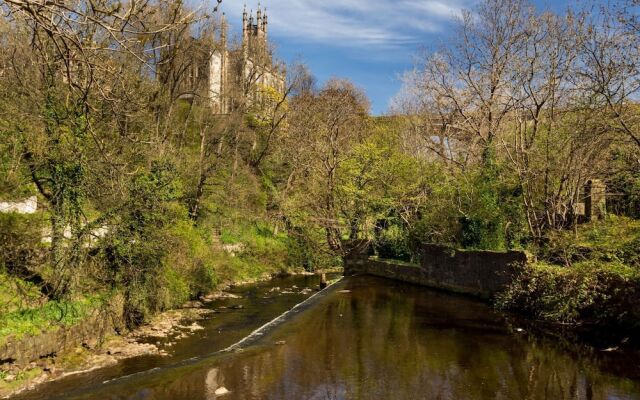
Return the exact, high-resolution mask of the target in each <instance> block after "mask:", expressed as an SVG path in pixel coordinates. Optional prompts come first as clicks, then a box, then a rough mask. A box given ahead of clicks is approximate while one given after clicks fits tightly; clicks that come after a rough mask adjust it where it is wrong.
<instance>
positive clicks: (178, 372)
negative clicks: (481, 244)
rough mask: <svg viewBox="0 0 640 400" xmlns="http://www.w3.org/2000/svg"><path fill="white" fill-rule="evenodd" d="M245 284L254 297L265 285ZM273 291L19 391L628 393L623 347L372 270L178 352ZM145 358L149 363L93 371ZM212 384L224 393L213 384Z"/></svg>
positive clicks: (256, 313) (629, 362) (633, 382)
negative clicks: (272, 324)
mask: <svg viewBox="0 0 640 400" xmlns="http://www.w3.org/2000/svg"><path fill="white" fill-rule="evenodd" d="M298 286H301V285H298ZM255 290H256V293H258V295H256V296H254V301H255V299H259V298H261V297H265V296H263V295H264V294H265V293H268V291H267V290H266V289H265V287H263V288H262V289H259V288H258V289H255ZM277 299H278V300H276V301H275V302H276V303H278V306H275V305H274V303H271V305H269V304H265V305H264V307H265V309H264V310H262V311H261V310H260V307H257V306H255V304H254V305H253V306H251V307H250V310H247V312H248V313H249V314H250V315H246V314H244V315H243V314H242V313H238V318H240V320H242V321H243V322H240V320H238V326H234V324H233V323H231V322H230V323H229V325H227V326H226V327H225V329H231V330H233V329H236V331H237V332H236V333H237V334H235V335H227V336H225V340H223V341H224V342H225V343H218V342H216V341H215V340H213V339H212V336H214V337H215V335H216V333H215V332H217V329H218V328H219V327H217V326H216V323H214V322H211V323H210V325H208V326H206V328H207V329H206V330H205V331H203V333H202V336H201V337H200V339H199V340H200V341H198V339H197V338H191V339H188V340H186V341H185V343H181V344H180V346H184V348H182V349H177V350H176V356H174V357H172V358H168V359H167V358H164V359H162V360H155V361H154V360H146V361H145V360H138V361H131V362H132V363H134V364H135V363H138V368H134V367H132V366H130V365H129V366H127V365H126V363H125V364H124V365H122V366H119V367H117V368H116V369H113V368H112V369H111V371H102V372H97V373H90V374H86V375H82V376H80V377H74V379H75V380H74V379H71V380H63V381H60V382H55V383H52V384H49V385H47V386H44V387H43V388H42V389H41V390H39V391H38V392H37V393H31V394H30V397H29V398H47V397H65V398H73V399H76V398H77V399H141V400H142V399H189V400H199V399H203V400H204V399H229V400H232V399H296V400H297V399H362V400H369V399H394V400H396V399H397V400H404V399H406V400H414V399H455V400H457V399H640V357H639V356H638V354H637V353H635V352H603V351H600V350H597V349H593V348H590V347H587V346H578V345H569V344H565V343H564V342H562V341H559V340H555V339H549V338H545V337H536V336H535V335H531V334H529V333H527V332H518V331H517V330H516V329H514V328H513V327H512V326H511V325H510V324H508V323H506V322H505V321H504V318H503V317H501V316H500V315H498V314H496V313H494V312H493V311H492V310H491V309H490V308H489V307H488V306H487V305H485V304H484V303H481V302H478V301H475V300H472V299H469V298H465V297H461V296H456V295H450V294H445V293H442V292H437V291H430V290H426V289H424V288H419V287H415V286H411V285H406V284H402V283H397V282H392V281H387V280H382V279H379V278H373V277H355V278H349V279H347V280H345V281H343V282H341V283H339V284H338V285H337V287H336V288H335V289H334V290H333V292H332V293H330V294H329V295H327V296H326V297H324V298H321V299H320V300H318V302H317V303H316V304H314V305H313V306H311V307H310V308H309V309H307V310H305V311H304V312H302V313H300V314H298V315H296V316H295V317H293V318H292V319H291V320H289V321H287V322H286V323H284V324H282V325H280V326H279V327H277V328H276V329H275V330H273V331H272V332H270V333H268V334H266V335H265V336H264V337H263V338H262V339H261V340H260V341H259V342H258V343H257V344H255V345H252V346H250V347H248V348H246V349H245V350H243V351H241V352H235V353H224V354H216V355H212V356H208V357H204V358H200V359H196V360H191V361H188V362H182V363H180V362H178V361H180V358H181V359H182V360H184V359H185V358H188V357H186V355H191V354H193V355H195V354H208V353H210V352H211V351H212V350H218V349H221V348H223V347H225V346H226V345H229V344H231V343H232V342H233V340H234V339H238V338H239V336H241V335H242V334H246V332H248V331H249V330H250V329H249V326H254V327H255V326H258V325H260V324H258V322H260V321H261V320H262V319H264V317H265V316H264V315H262V314H269V313H270V312H271V313H273V311H275V309H276V308H282V307H283V306H286V305H287V304H284V303H290V302H293V301H295V300H299V296H298V298H296V296H293V297H286V296H284V295H282V296H279V297H277ZM283 299H284V300H283ZM264 300H269V299H264ZM244 301H245V302H248V303H251V300H250V296H249V299H247V298H245V299H244ZM280 302H282V303H283V304H280ZM254 306H255V307H254ZM248 308H249V307H248ZM273 316H274V315H271V316H270V317H273ZM247 317H248V318H247ZM258 320H260V321H258ZM211 321H215V319H213V320H211ZM252 322H253V323H252ZM203 342H205V344H203ZM214 342H215V343H216V344H215V345H214V344H212V343H214ZM206 343H208V344H206ZM205 352H206V353H205ZM176 362H178V363H177V364H176ZM172 363H173V364H172ZM152 364H153V365H154V366H158V367H159V368H158V369H156V370H152V371H148V372H146V373H141V374H137V375H133V376H129V377H126V378H121V379H115V380H111V381H109V382H107V383H102V382H103V381H104V380H105V378H108V377H114V376H122V375H125V374H127V373H131V372H132V371H136V370H143V369H144V368H141V367H142V366H146V367H149V366H151V365H152ZM220 387H225V388H226V389H228V390H229V391H231V393H229V394H226V395H224V396H217V395H216V394H215V391H216V389H219V388H220Z"/></svg>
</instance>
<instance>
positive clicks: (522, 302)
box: [497, 216, 640, 328]
mask: <svg viewBox="0 0 640 400" xmlns="http://www.w3.org/2000/svg"><path fill="white" fill-rule="evenodd" d="M537 253H538V255H539V256H540V258H541V261H540V262H538V263H534V264H532V265H529V266H528V267H527V268H526V269H525V270H524V271H523V272H522V273H521V274H520V276H518V277H517V279H516V280H515V281H514V283H513V284H512V285H511V286H510V287H509V289H508V290H506V291H505V292H504V293H502V294H501V295H500V296H499V297H498V298H497V305H498V306H499V307H500V308H502V309H506V310H515V311H519V312H523V313H525V314H527V315H531V316H533V317H535V318H538V319H542V320H546V321H552V322H561V323H569V324H575V323H585V324H595V325H618V326H625V327H632V328H640V308H639V307H638V305H639V304H640V263H639V262H638V261H639V260H640V221H637V220H632V219H629V218H624V217H616V216H609V217H608V218H607V219H606V220H604V221H595V222H592V223H589V224H585V225H581V226H579V227H578V228H577V230H576V231H575V233H573V232H555V233H551V234H550V235H549V236H548V238H547V241H546V242H545V243H544V245H543V246H542V247H541V248H540V249H537Z"/></svg>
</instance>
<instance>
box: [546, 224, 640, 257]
mask: <svg viewBox="0 0 640 400" xmlns="http://www.w3.org/2000/svg"><path fill="white" fill-rule="evenodd" d="M539 253H540V255H541V257H542V258H543V259H545V260H548V261H549V262H553V263H559V264H563V265H573V264H574V263H578V262H581V261H585V260H586V261H595V262H603V263H609V262H616V263H622V264H625V265H628V266H633V267H636V268H640V221H638V220H634V219H630V218H627V217H618V216H615V215H609V216H608V217H607V218H606V219H605V220H603V221H594V222H591V223H588V224H583V225H579V226H578V227H577V228H576V231H575V234H574V233H573V232H567V231H560V232H550V233H549V235H548V237H547V241H546V243H545V244H544V245H543V246H542V247H541V249H540V250H539Z"/></svg>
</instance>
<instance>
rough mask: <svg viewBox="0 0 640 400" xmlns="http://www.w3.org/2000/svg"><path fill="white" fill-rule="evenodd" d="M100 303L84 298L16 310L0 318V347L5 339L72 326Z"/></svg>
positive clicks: (91, 298)
mask: <svg viewBox="0 0 640 400" xmlns="http://www.w3.org/2000/svg"><path fill="white" fill-rule="evenodd" d="M100 304H102V298H101V297H98V296H95V297H87V298H83V299H80V300H75V301H68V302H62V301H49V302H46V303H44V304H42V305H41V306H39V307H32V308H24V309H17V310H13V311H10V312H3V313H2V314H1V315H0V344H4V343H6V341H7V340H8V339H9V338H13V339H14V340H15V339H20V338H22V337H24V336H26V335H38V334H41V333H43V332H47V331H51V330H56V329H58V328H59V327H61V326H73V325H75V324H77V323H78V322H80V321H82V320H83V319H84V318H85V317H86V316H87V315H88V314H89V313H90V311H92V310H94V309H95V308H97V307H99V305H100Z"/></svg>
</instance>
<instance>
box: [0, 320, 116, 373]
mask: <svg viewBox="0 0 640 400" xmlns="http://www.w3.org/2000/svg"><path fill="white" fill-rule="evenodd" d="M113 329H114V328H113V324H112V323H111V322H110V321H109V320H108V318H103V317H101V316H99V315H96V316H91V317H89V318H87V319H84V320H83V321H81V322H79V323H78V324H76V325H73V326H68V327H65V326H60V327H58V328H57V329H53V330H51V331H49V332H45V333H42V334H40V335H36V336H31V335H26V336H23V337H20V338H18V339H13V338H11V337H9V339H8V340H7V341H6V342H5V343H3V344H0V364H1V363H14V364H16V365H20V366H24V365H27V364H29V363H30V362H32V361H37V360H38V359H41V358H44V357H48V356H52V355H56V354H59V353H61V352H63V351H66V350H71V349H74V348H76V347H78V346H80V345H82V344H83V343H87V344H92V345H95V343H96V342H97V341H98V339H100V338H101V337H104V334H105V333H109V332H113Z"/></svg>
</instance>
